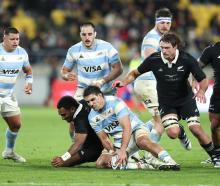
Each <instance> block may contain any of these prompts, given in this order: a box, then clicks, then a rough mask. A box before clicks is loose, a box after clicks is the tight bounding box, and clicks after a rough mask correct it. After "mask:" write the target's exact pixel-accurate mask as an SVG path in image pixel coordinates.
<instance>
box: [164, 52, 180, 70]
mask: <svg viewBox="0 0 220 186" xmlns="http://www.w3.org/2000/svg"><path fill="white" fill-rule="evenodd" d="M178 57H179V50H178V49H176V56H175V58H174V60H173V61H172V62H171V63H169V61H168V60H167V59H165V58H164V56H163V53H162V52H161V58H162V61H163V62H164V64H168V67H169V68H171V67H172V64H176V62H177V59H178Z"/></svg>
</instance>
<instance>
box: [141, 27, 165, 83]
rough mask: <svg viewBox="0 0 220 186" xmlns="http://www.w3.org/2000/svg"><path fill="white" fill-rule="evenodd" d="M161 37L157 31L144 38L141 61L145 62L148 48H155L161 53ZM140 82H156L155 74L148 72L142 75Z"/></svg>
mask: <svg viewBox="0 0 220 186" xmlns="http://www.w3.org/2000/svg"><path fill="white" fill-rule="evenodd" d="M160 38H161V35H160V34H159V32H157V30H156V29H152V30H150V31H149V32H148V33H147V34H146V35H145V37H144V39H143V41H142V45H141V61H142V62H143V61H144V50H145V49H147V48H153V49H155V50H156V51H157V52H159V51H160V46H159V41H160ZM137 79H138V80H154V79H155V77H154V74H153V73H152V72H146V73H144V74H142V75H140V76H139V77H138V78H137Z"/></svg>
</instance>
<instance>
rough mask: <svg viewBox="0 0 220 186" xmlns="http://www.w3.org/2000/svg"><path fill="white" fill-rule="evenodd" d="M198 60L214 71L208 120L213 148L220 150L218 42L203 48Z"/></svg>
mask: <svg viewBox="0 0 220 186" xmlns="http://www.w3.org/2000/svg"><path fill="white" fill-rule="evenodd" d="M198 61H199V65H200V66H201V67H202V68H203V67H205V66H207V65H208V64H211V67H212V68H213V71H214V87H213V93H212V96H211V98H210V105H209V120H210V122H211V134H212V141H213V144H214V146H215V148H217V149H219V150H220V42H217V43H215V44H214V45H210V46H208V47H207V48H205V49H204V51H203V52H202V55H201V57H200V58H199V60H198ZM208 162H211V161H210V159H209V160H206V161H205V162H203V163H208Z"/></svg>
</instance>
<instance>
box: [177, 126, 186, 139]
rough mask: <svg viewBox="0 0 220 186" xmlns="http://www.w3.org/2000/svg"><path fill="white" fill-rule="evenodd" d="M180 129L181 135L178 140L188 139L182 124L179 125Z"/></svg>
mask: <svg viewBox="0 0 220 186" xmlns="http://www.w3.org/2000/svg"><path fill="white" fill-rule="evenodd" d="M179 129H180V133H179V136H178V138H179V139H183V138H185V137H186V133H185V130H184V128H183V126H182V125H181V124H179Z"/></svg>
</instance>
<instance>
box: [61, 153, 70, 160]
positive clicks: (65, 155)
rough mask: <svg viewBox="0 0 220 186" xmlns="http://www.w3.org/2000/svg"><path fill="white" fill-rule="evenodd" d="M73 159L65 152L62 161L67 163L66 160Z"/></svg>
mask: <svg viewBox="0 0 220 186" xmlns="http://www.w3.org/2000/svg"><path fill="white" fill-rule="evenodd" d="M70 158H71V154H70V153H69V152H65V153H64V154H63V155H62V156H61V159H62V160H63V161H66V160H68V159H70Z"/></svg>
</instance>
